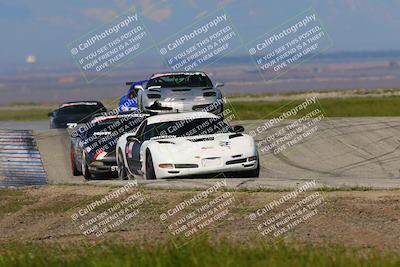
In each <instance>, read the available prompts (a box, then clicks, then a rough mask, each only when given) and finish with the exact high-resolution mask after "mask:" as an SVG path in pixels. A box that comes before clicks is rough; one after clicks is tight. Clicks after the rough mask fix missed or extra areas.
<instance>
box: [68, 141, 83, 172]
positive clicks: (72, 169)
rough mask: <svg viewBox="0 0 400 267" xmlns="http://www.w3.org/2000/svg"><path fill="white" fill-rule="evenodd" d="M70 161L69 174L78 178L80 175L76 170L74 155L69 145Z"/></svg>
mask: <svg viewBox="0 0 400 267" xmlns="http://www.w3.org/2000/svg"><path fill="white" fill-rule="evenodd" d="M69 155H70V160H71V172H72V175H73V176H79V175H81V174H82V173H81V172H80V171H79V170H78V168H77V167H76V161H75V154H74V148H73V146H72V144H71V148H70V153H69Z"/></svg>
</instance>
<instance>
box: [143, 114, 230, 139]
mask: <svg viewBox="0 0 400 267" xmlns="http://www.w3.org/2000/svg"><path fill="white" fill-rule="evenodd" d="M230 132H233V131H232V128H231V127H230V126H229V125H228V124H227V123H225V122H224V121H223V120H222V119H221V118H200V119H194V120H187V121H170V122H164V123H155V124H151V125H148V126H147V127H146V129H145V132H144V140H150V139H151V138H154V137H159V136H174V137H185V136H196V135H207V134H218V133H230Z"/></svg>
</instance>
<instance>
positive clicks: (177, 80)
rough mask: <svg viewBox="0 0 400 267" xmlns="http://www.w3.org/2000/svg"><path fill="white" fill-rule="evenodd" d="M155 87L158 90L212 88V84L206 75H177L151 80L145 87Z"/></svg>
mask: <svg viewBox="0 0 400 267" xmlns="http://www.w3.org/2000/svg"><path fill="white" fill-rule="evenodd" d="M152 86H157V87H159V88H174V87H213V85H212V82H211V81H210V79H209V78H208V77H207V76H206V75H201V74H193V75H189V74H178V75H166V76H160V77H156V78H153V79H151V80H150V81H149V82H148V83H147V87H146V88H149V87H152Z"/></svg>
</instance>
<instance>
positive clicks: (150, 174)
mask: <svg viewBox="0 0 400 267" xmlns="http://www.w3.org/2000/svg"><path fill="white" fill-rule="evenodd" d="M145 176H146V180H155V179H157V177H156V173H155V171H154V165H153V158H152V157H151V152H150V151H149V150H147V152H146V171H145Z"/></svg>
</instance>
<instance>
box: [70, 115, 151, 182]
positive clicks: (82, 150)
mask: <svg viewBox="0 0 400 267" xmlns="http://www.w3.org/2000/svg"><path fill="white" fill-rule="evenodd" d="M146 117H147V115H143V114H137V113H126V114H117V115H104V116H103V115H100V116H96V117H94V118H93V119H92V120H91V121H90V122H88V123H86V124H79V125H78V126H77V127H75V129H74V130H73V132H72V134H71V148H70V157H71V171H72V174H73V175H74V176H78V175H83V176H84V177H85V179H91V178H92V177H93V175H95V176H99V175H101V174H103V175H104V174H112V173H116V172H117V162H116V158H115V147H116V143H117V141H118V138H119V137H120V136H121V135H123V134H124V133H127V132H131V131H134V130H135V129H136V128H137V127H138V126H139V124H140V123H141V122H142V121H143V120H144V119H145V118H146Z"/></svg>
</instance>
